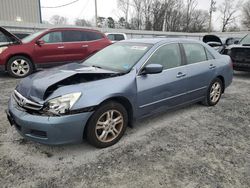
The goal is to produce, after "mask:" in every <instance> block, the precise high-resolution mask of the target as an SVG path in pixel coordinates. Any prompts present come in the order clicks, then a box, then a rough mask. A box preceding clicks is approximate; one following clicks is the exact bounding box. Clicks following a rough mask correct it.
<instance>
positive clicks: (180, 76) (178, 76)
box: [176, 72, 186, 78]
mask: <svg viewBox="0 0 250 188" xmlns="http://www.w3.org/2000/svg"><path fill="white" fill-rule="evenodd" d="M185 76H186V74H184V73H182V72H178V74H177V76H176V78H182V77H185Z"/></svg>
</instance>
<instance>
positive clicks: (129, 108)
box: [100, 97, 134, 127]
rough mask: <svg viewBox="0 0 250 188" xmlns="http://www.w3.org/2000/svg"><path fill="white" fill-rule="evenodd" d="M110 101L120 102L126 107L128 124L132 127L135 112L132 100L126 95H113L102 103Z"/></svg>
mask: <svg viewBox="0 0 250 188" xmlns="http://www.w3.org/2000/svg"><path fill="white" fill-rule="evenodd" d="M110 101H115V102H118V103H120V104H121V105H123V106H124V107H125V109H126V110H127V113H128V125H129V126H130V127H132V126H133V115H134V113H133V107H132V104H131V103H130V101H129V100H128V99H127V98H125V97H111V98H109V99H106V100H104V101H103V102H102V103H101V104H103V103H106V102H110ZM101 104H100V105H101Z"/></svg>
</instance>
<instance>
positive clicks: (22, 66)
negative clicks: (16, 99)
mask: <svg viewBox="0 0 250 188" xmlns="http://www.w3.org/2000/svg"><path fill="white" fill-rule="evenodd" d="M7 71H8V73H9V74H10V75H11V76H13V77H15V78H23V77H25V76H28V75H29V74H31V73H32V72H33V64H32V62H31V60H30V59H28V58H26V57H24V56H14V57H12V58H10V60H9V61H8V63H7Z"/></svg>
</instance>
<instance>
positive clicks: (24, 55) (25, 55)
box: [5, 53, 36, 70]
mask: <svg viewBox="0 0 250 188" xmlns="http://www.w3.org/2000/svg"><path fill="white" fill-rule="evenodd" d="M15 56H23V57H26V58H28V59H29V60H30V61H31V63H32V65H33V69H34V70H35V69H36V67H35V64H34V63H33V60H32V58H31V57H30V56H29V55H28V54H22V53H21V54H14V55H11V56H10V57H9V58H8V60H7V63H5V70H7V64H8V62H9V60H10V59H11V58H13V57H15Z"/></svg>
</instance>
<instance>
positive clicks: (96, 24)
mask: <svg viewBox="0 0 250 188" xmlns="http://www.w3.org/2000/svg"><path fill="white" fill-rule="evenodd" d="M95 26H96V27H98V23H97V0H95Z"/></svg>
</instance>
